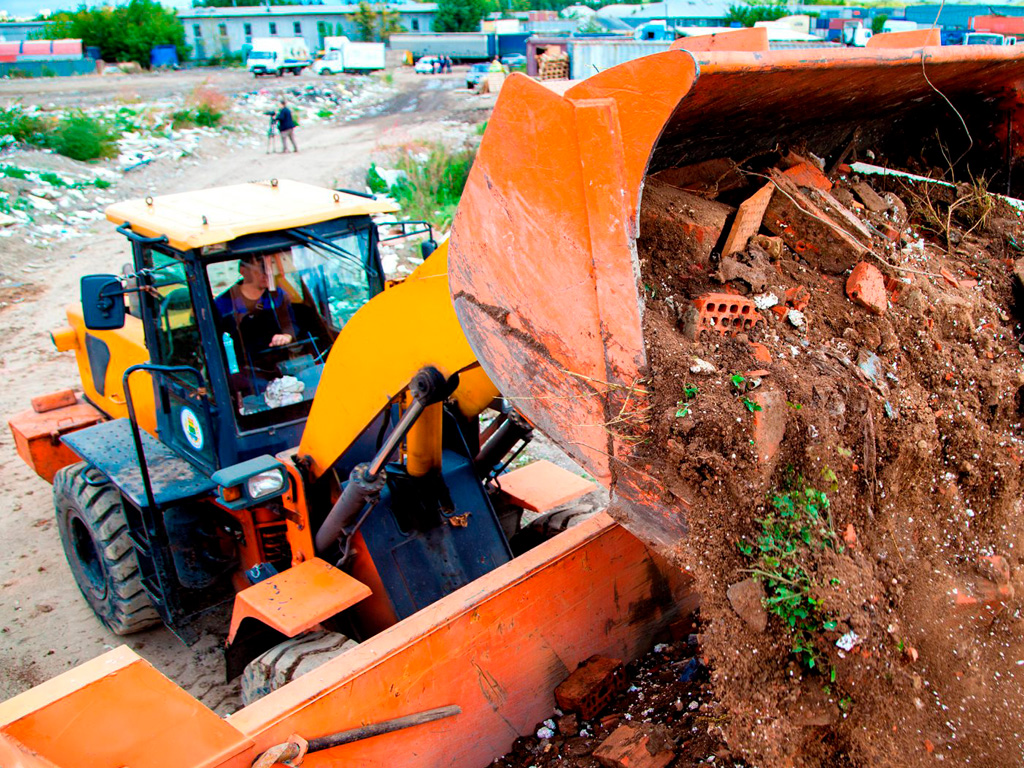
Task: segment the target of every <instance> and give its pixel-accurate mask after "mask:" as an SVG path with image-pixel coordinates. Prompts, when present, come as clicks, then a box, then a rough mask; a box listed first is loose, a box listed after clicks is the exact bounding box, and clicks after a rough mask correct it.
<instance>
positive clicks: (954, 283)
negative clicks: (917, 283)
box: [939, 267, 960, 288]
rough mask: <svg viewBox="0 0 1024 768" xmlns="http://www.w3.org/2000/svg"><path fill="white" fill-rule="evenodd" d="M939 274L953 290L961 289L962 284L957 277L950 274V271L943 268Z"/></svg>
mask: <svg viewBox="0 0 1024 768" xmlns="http://www.w3.org/2000/svg"><path fill="white" fill-rule="evenodd" d="M939 274H940V275H942V276H943V278H945V280H946V282H947V283H949V285H950V287H951V288H959V287H960V282H959V281H958V280H957V279H956V275H954V274H953V273H952V272H950V271H949V270H948V269H946V268H945V267H943V268H942V269H940V270H939Z"/></svg>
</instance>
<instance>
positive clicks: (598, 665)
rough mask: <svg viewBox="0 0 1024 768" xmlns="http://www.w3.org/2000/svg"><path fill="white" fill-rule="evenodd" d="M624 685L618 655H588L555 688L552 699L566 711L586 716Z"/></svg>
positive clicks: (602, 704)
mask: <svg viewBox="0 0 1024 768" xmlns="http://www.w3.org/2000/svg"><path fill="white" fill-rule="evenodd" d="M625 685H626V670H625V668H624V667H623V666H622V662H621V661H620V660H619V659H610V658H608V657H606V656H591V657H590V658H589V659H587V660H586V661H585V662H583V664H581V665H580V666H579V667H578V668H577V669H576V671H575V672H573V673H572V674H571V675H569V677H568V678H567V679H566V680H564V681H563V682H562V683H561V684H560V685H559V686H558V687H557V688H555V701H557V702H558V706H559V707H560V708H561V709H562V710H564V711H567V712H576V713H577V714H578V715H579V716H580V718H581V719H583V720H590V719H592V718H593V717H594V716H595V715H597V714H598V713H599V712H600V711H601V710H602V709H604V708H605V707H606V706H607V705H608V702H609V701H611V699H612V697H614V696H615V695H616V694H617V693H618V692H619V691H621V690H622V689H623V688H624V687H625Z"/></svg>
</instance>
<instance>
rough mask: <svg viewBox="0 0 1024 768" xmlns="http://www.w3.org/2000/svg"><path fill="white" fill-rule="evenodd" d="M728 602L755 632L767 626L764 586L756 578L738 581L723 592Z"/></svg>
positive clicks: (762, 630)
mask: <svg viewBox="0 0 1024 768" xmlns="http://www.w3.org/2000/svg"><path fill="white" fill-rule="evenodd" d="M725 594H726V597H728V598H729V604H730V605H731V606H732V609H733V610H734V611H735V612H736V615H737V616H739V617H740V618H741V619H743V621H745V622H746V623H747V625H748V626H749V627H750V628H751V629H753V630H754V631H755V632H764V630H765V629H766V628H767V626H768V611H767V610H765V607H764V600H765V593H764V587H763V586H762V584H761V582H759V581H758V580H757V579H753V578H751V579H744V580H743V581H738V582H736V583H735V584H733V585H732V586H730V587H729V589H727V590H726V592H725Z"/></svg>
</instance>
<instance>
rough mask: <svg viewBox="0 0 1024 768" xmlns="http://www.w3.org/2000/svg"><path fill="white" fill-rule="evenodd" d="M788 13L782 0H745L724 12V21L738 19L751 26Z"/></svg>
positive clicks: (744, 24) (745, 25)
mask: <svg viewBox="0 0 1024 768" xmlns="http://www.w3.org/2000/svg"><path fill="white" fill-rule="evenodd" d="M788 15H789V8H787V7H786V5H785V4H784V3H783V2H777V1H774V0H773V1H772V2H767V3H760V2H756V3H755V2H749V0H748V2H746V3H744V4H743V5H733V6H730V8H729V13H728V14H726V17H725V21H726V23H730V22H733V21H738V22H739V23H740V24H742V25H743V26H744V27H752V26H754V24H755V23H757V22H759V21H775V19H781V18H782V17H783V16H788Z"/></svg>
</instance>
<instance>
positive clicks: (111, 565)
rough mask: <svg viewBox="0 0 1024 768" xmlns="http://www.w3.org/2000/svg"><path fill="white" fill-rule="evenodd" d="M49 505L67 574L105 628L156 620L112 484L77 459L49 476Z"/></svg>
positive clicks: (125, 630) (118, 631)
mask: <svg viewBox="0 0 1024 768" xmlns="http://www.w3.org/2000/svg"><path fill="white" fill-rule="evenodd" d="M91 475H95V477H93V476H91ZM53 503H54V507H56V511H57V529H58V530H59V531H60V541H61V544H63V545H64V555H65V557H67V561H68V567H69V568H70V569H71V575H72V576H74V577H75V582H76V583H77V584H78V588H79V589H80V590H81V592H82V595H83V596H84V597H85V600H86V602H87V603H89V607H90V608H92V610H93V612H94V613H95V614H96V615H97V616H98V617H99V619H100V621H102V622H103V623H104V625H106V627H107V629H109V630H110V631H111V632H113V633H114V634H115V635H130V634H131V633H133V632H138V631H140V630H143V629H146V628H147V627H151V626H153V625H154V624H159V623H160V617H159V615H157V612H156V609H155V608H154V607H153V604H152V602H151V601H150V599H149V595H147V594H146V592H145V590H143V588H142V577H141V575H140V574H139V566H138V563H137V562H136V560H135V550H134V549H133V548H132V543H131V539H130V538H129V537H128V522H127V520H126V518H125V515H124V509H123V508H122V506H121V494H120V493H119V492H118V490H117V488H115V487H114V486H113V485H112V484H110V483H109V482H102V476H100V475H98V473H96V472H95V471H93V472H92V473H91V474H90V473H89V469H88V465H87V464H86V463H85V462H80V463H78V464H72V465H70V466H67V467H64V468H63V469H61V470H59V471H58V472H57V474H56V475H55V476H54V478H53Z"/></svg>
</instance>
